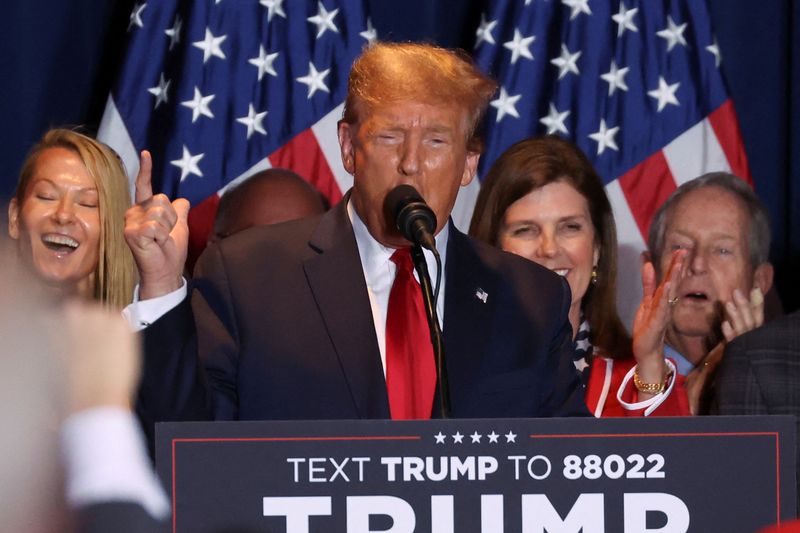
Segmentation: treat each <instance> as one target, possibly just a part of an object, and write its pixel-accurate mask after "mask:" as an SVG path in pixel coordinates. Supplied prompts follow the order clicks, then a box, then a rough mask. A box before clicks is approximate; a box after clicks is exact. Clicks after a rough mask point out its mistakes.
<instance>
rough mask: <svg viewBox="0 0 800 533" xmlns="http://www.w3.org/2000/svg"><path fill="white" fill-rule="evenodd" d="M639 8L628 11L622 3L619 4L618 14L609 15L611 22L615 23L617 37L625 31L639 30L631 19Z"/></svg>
mask: <svg viewBox="0 0 800 533" xmlns="http://www.w3.org/2000/svg"><path fill="white" fill-rule="evenodd" d="M638 11H639V8H636V7H635V8H633V9H628V8H626V7H625V4H624V3H623V2H620V3H619V12H618V13H617V14H616V15H611V20H613V21H614V22H616V23H617V37H621V36H622V34H623V33H625V30H630V31H635V32H638V31H639V28H637V27H636V24H634V23H633V17H635V16H636V13H637V12H638Z"/></svg>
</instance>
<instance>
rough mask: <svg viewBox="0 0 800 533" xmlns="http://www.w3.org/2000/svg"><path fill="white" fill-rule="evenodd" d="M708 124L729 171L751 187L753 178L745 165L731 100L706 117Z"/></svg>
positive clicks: (745, 158) (740, 135)
mask: <svg viewBox="0 0 800 533" xmlns="http://www.w3.org/2000/svg"><path fill="white" fill-rule="evenodd" d="M708 122H709V123H710V124H711V127H712V128H713V129H714V134H715V135H716V136H717V140H718V141H719V145H720V146H721V147H722V151H723V152H725V157H726V158H727V159H728V163H729V164H730V166H731V171H732V172H733V173H734V174H736V175H737V176H739V177H740V178H742V179H744V180H745V181H746V182H747V183H749V184H751V185H752V184H753V177H752V175H751V174H750V166H749V165H748V164H747V153H746V152H745V150H744V144H743V142H742V134H741V132H740V131H739V121H738V119H737V118H736V110H735V109H734V108H733V100H730V99H729V100H726V101H725V103H724V104H722V105H721V106H719V107H718V108H717V109H715V110H714V111H713V112H712V113H711V114H710V115H708Z"/></svg>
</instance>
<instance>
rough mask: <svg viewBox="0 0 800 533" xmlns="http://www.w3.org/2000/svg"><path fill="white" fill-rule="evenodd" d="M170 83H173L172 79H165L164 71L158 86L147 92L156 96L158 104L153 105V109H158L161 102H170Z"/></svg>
mask: <svg viewBox="0 0 800 533" xmlns="http://www.w3.org/2000/svg"><path fill="white" fill-rule="evenodd" d="M170 83H172V81H171V80H165V79H164V73H163V72H162V73H161V75H160V77H159V79H158V86H156V87H150V88H149V89H147V92H149V93H150V94H152V95H153V96H155V97H156V104H155V105H154V106H153V109H158V106H160V105H161V104H166V103H168V102H169V100H168V99H167V91H168V90H169V84H170Z"/></svg>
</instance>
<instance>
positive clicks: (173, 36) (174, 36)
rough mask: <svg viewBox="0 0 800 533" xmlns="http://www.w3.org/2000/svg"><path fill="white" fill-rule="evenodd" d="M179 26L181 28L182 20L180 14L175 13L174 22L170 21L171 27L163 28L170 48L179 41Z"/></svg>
mask: <svg viewBox="0 0 800 533" xmlns="http://www.w3.org/2000/svg"><path fill="white" fill-rule="evenodd" d="M181 28H183V20H181V16H180V15H175V22H173V23H172V27H171V28H167V29H166V30H164V33H165V34H166V35H167V37H169V49H170V50H172V49H173V48H174V47H175V45H176V44H178V43H180V42H181Z"/></svg>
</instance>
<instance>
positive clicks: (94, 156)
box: [14, 128, 136, 309]
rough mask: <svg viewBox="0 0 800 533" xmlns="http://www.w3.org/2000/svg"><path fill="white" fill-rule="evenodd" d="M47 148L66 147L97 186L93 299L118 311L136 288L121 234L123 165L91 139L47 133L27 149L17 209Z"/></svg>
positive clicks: (126, 201) (126, 197) (125, 198)
mask: <svg viewBox="0 0 800 533" xmlns="http://www.w3.org/2000/svg"><path fill="white" fill-rule="evenodd" d="M50 148H64V149H66V150H69V151H71V152H73V153H75V154H76V155H77V156H78V157H79V158H80V159H81V161H82V162H83V164H84V166H85V167H86V170H87V171H88V173H89V175H90V176H91V177H92V179H93V180H94V183H95V185H96V186H97V194H98V198H99V210H100V250H98V254H97V256H98V261H97V270H96V272H95V283H94V294H93V297H94V298H95V299H96V300H99V301H100V302H102V303H103V304H104V305H105V306H107V307H109V308H113V309H122V308H123V307H125V306H126V305H128V304H129V303H130V302H131V299H132V297H133V287H134V285H135V283H136V265H135V264H134V262H133V255H132V254H131V251H130V249H129V248H128V245H127V243H126V242H125V236H124V233H123V231H124V227H125V211H126V210H127V209H128V208H129V207H130V205H131V195H130V191H129V189H128V187H129V186H128V178H127V176H126V174H125V169H124V167H123V166H122V162H121V161H120V159H119V156H117V154H116V153H115V152H114V151H113V150H112V149H111V148H109V147H108V146H106V145H105V144H103V143H101V142H99V141H96V140H95V139H92V138H91V137H87V136H86V135H83V134H81V133H78V132H75V131H72V130H68V129H62V128H56V129H51V130H49V131H48V132H47V133H45V134H44V136H43V137H42V140H41V141H39V142H38V143H37V144H36V145H35V146H34V147H33V148H32V149H31V151H30V153H29V154H28V157H27V159H25V162H24V163H23V165H22V171H21V172H20V176H19V181H18V182H17V190H16V192H15V193H14V196H15V198H16V201H17V205H19V206H20V208H21V207H22V204H23V202H24V201H25V195H26V193H27V188H28V185H29V183H30V181H31V178H32V177H33V174H34V172H35V170H36V161H37V159H38V158H39V156H40V155H41V154H42V153H43V152H44V151H45V150H48V149H50Z"/></svg>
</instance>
